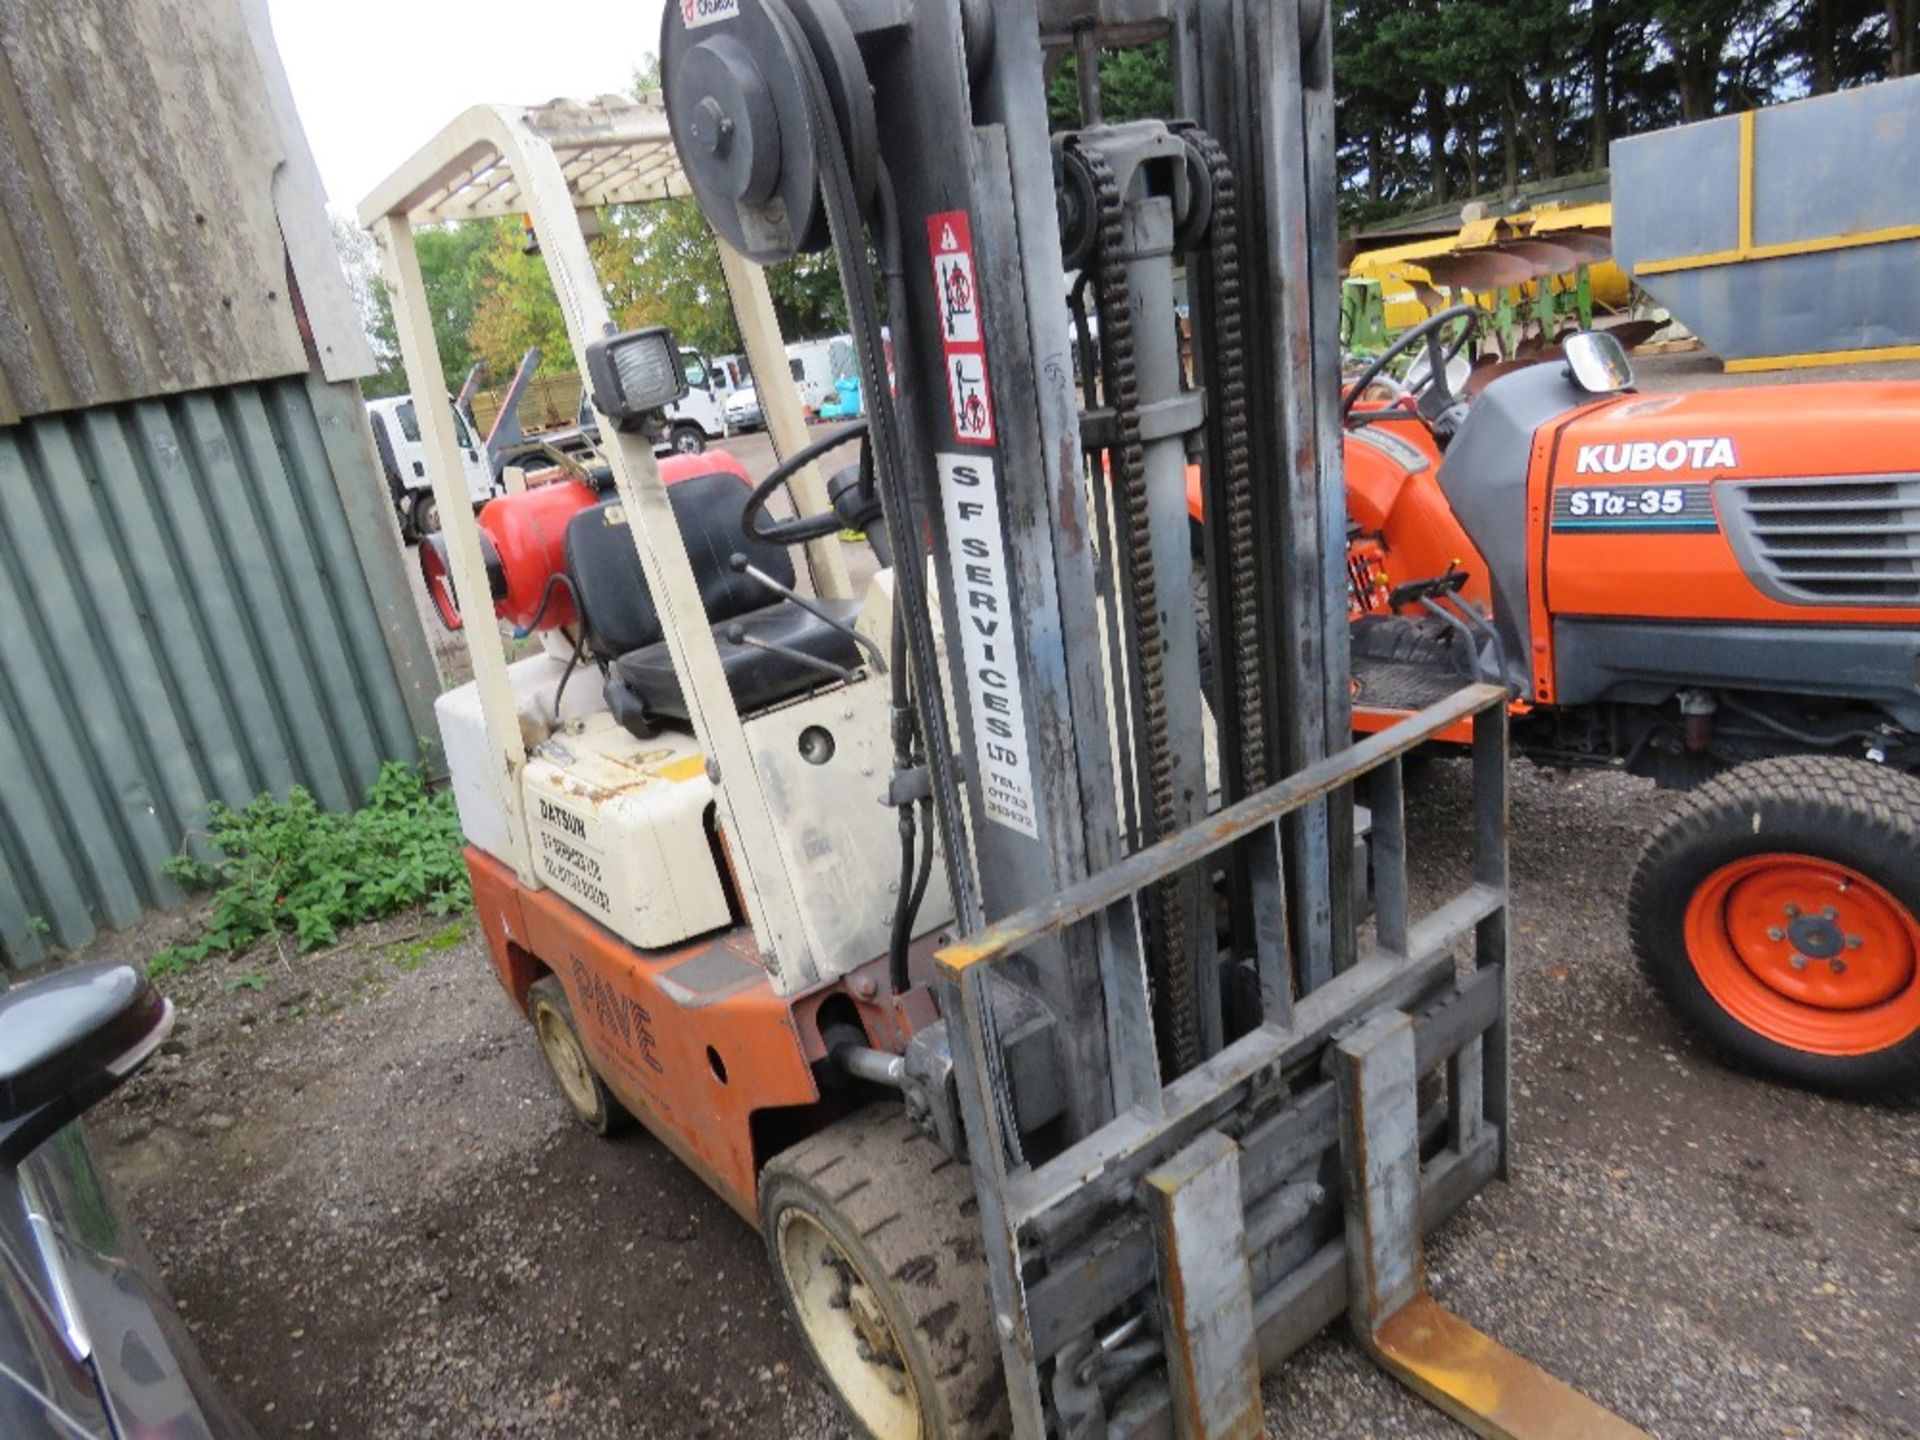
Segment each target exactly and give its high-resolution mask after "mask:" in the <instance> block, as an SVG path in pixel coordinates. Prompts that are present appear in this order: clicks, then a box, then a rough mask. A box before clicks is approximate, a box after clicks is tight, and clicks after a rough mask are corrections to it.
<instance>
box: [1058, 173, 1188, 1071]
mask: <svg viewBox="0 0 1920 1440" xmlns="http://www.w3.org/2000/svg"><path fill="white" fill-rule="evenodd" d="M1072 148H1073V152H1074V154H1075V156H1076V157H1077V158H1078V159H1079V160H1080V162H1081V163H1082V164H1083V165H1084V166H1085V167H1086V171H1087V174H1088V176H1089V177H1090V178H1091V179H1092V181H1093V189H1094V200H1095V209H1096V213H1097V215H1098V219H1099V224H1098V228H1097V234H1096V238H1095V241H1094V249H1093V265H1094V276H1095V287H1096V288H1097V290H1098V291H1099V296H1100V358H1101V370H1102V388H1103V390H1104V391H1105V394H1104V397H1103V398H1104V399H1105V400H1106V403H1107V406H1108V408H1109V409H1110V410H1111V411H1112V412H1113V424H1114V432H1115V434H1116V436H1117V437H1118V443H1116V444H1115V445H1114V446H1113V448H1112V451H1111V452H1110V457H1109V466H1110V473H1111V483H1112V484H1113V485H1114V487H1115V489H1116V490H1117V491H1118V493H1119V496H1120V520H1121V528H1122V541H1123V543H1124V545H1125V547H1126V557H1127V570H1126V578H1127V582H1128V586H1129V588H1130V589H1131V591H1132V596H1131V601H1132V604H1131V609H1132V612H1133V639H1134V653H1133V659H1132V668H1133V670H1134V672H1135V675H1136V677H1137V681H1138V684H1137V693H1138V695H1139V697H1140V712H1141V713H1140V720H1141V730H1142V734H1141V735H1140V737H1139V738H1140V741H1141V744H1140V750H1139V753H1140V754H1141V755H1142V758H1143V759H1144V760H1145V763H1146V772H1147V773H1146V779H1147V800H1148V805H1147V818H1149V819H1150V820H1151V829H1150V831H1149V832H1148V834H1147V836H1146V839H1147V841H1149V842H1151V841H1153V840H1159V839H1164V838H1165V837H1167V836H1169V835H1171V834H1173V833H1174V831H1175V830H1176V829H1177V828H1178V824H1179V821H1178V815H1177V812H1176V810H1175V805H1174V793H1173V749H1172V740H1171V737H1170V736H1169V734H1168V730H1167V690H1166V671H1165V667H1164V665H1163V663H1162V658H1163V657H1162V647H1161V633H1160V596H1159V586H1158V584H1157V583H1156V581H1155V578H1154V563H1153V527H1152V519H1151V512H1150V508H1149V505H1148V497H1147V471H1146V448H1145V445H1144V444H1143V442H1142V441H1141V439H1140V395H1139V375H1138V373H1137V370H1136V368H1135V362H1134V351H1133V315H1132V308H1131V306H1129V304H1128V303H1127V301H1128V293H1129V288H1130V287H1129V285H1128V282H1127V270H1126V258H1125V251H1126V206H1125V201H1124V198H1123V197H1122V195H1121V194H1120V186H1119V182H1118V181H1117V180H1116V179H1115V178H1114V173H1113V167H1112V166H1111V165H1109V164H1108V163H1107V158H1106V156H1105V155H1104V154H1102V153H1101V151H1100V148H1099V147H1098V146H1097V145H1088V144H1080V143H1073V146H1072ZM1096 478H1097V477H1096ZM1184 908H1185V907H1184V905H1183V903H1182V896H1181V886H1180V882H1179V879H1178V877H1169V878H1167V879H1165V880H1162V881H1161V882H1160V883H1159V884H1157V885H1155V886H1154V887H1153V890H1152V892H1151V894H1150V896H1149V899H1148V903H1147V910H1148V916H1149V919H1150V922H1151V924H1150V928H1151V931H1152V933H1151V934H1150V935H1149V936H1148V937H1147V947H1146V949H1147V969H1148V974H1149V977H1150V979H1151V981H1152V985H1153V990H1154V993H1155V996H1156V1004H1155V1007H1154V1008H1155V1010H1156V1011H1157V1012H1158V1014H1159V1017H1160V1019H1161V1025H1160V1027H1159V1040H1160V1051H1161V1055H1160V1058H1161V1063H1162V1066H1163V1067H1164V1069H1165V1071H1166V1073H1167V1074H1168V1076H1169V1078H1171V1076H1173V1075H1178V1074H1184V1073H1185V1072H1186V1071H1188V1070H1190V1069H1192V1068H1193V1066H1194V1065H1195V1064H1197V1063H1198V1062H1199V1058H1200V1024H1199V1015H1198V1013H1197V1010H1198V1007H1197V997H1196V995H1195V991H1194V977H1193V975H1192V973H1191V969H1192V967H1191V966H1190V965H1189V963H1188V954H1187V944H1186V927H1185V918H1186V917H1185V915H1184V913H1183V911H1184Z"/></svg>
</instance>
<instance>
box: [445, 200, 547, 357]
mask: <svg viewBox="0 0 1920 1440" xmlns="http://www.w3.org/2000/svg"><path fill="white" fill-rule="evenodd" d="M475 228H476V229H479V228H484V229H485V230H486V231H487V232H488V233H487V243H486V245H485V247H484V248H483V249H481V250H479V251H477V252H476V253H475V254H474V256H473V259H472V261H471V269H470V275H471V279H472V293H473V312H472V319H471V320H470V321H469V322H468V326H467V337H466V338H467V345H468V348H469V349H470V350H471V351H472V353H473V356H474V358H475V359H477V360H479V361H480V362H481V363H482V364H483V365H484V366H485V367H486V376H487V379H488V380H489V381H490V382H493V383H504V381H505V380H506V378H507V377H508V376H510V375H512V374H513V372H514V371H515V370H516V369H517V368H518V367H519V364H520V358H521V357H522V356H523V355H525V354H526V352H527V350H528V349H529V348H531V347H532V346H535V345H537V346H539V347H540V368H539V370H538V371H537V372H536V373H538V374H542V375H562V374H565V373H566V372H567V371H569V370H571V369H573V345H572V342H571V341H570V340H569V339H568V338H567V321H566V317H565V315H563V314H562V313H561V310H560V301H559V298H558V297H557V296H556V295H555V294H554V293H553V282H552V280H551V279H550V278H549V277H548V274H547V264H546V261H544V260H543V259H541V258H540V256H539V254H538V253H537V252H530V251H529V250H528V248H527V244H526V238H525V232H524V231H523V230H522V228H521V227H520V226H519V225H518V224H517V223H515V222H514V221H511V220H494V221H490V222H486V224H485V226H484V227H482V226H476V227H475ZM462 373H464V372H462ZM447 379H448V381H449V383H452V384H458V383H459V376H457V375H456V374H455V373H454V372H453V371H451V370H450V371H448V372H447Z"/></svg>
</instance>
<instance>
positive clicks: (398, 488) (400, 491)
mask: <svg viewBox="0 0 1920 1440" xmlns="http://www.w3.org/2000/svg"><path fill="white" fill-rule="evenodd" d="M447 407H448V409H450V410H451V411H452V412H453V433H454V437H455V439H456V441H457V443H458V445H459V447H460V476H461V479H462V481H463V482H464V483H465V485H466V489H467V494H468V496H469V498H470V499H471V500H472V502H473V504H474V505H475V506H480V505H484V504H486V503H487V501H489V500H491V499H492V498H493V497H494V496H495V495H497V494H499V493H500V491H499V487H498V486H497V485H496V484H495V483H494V478H493V465H492V462H491V461H489V459H488V458H487V453H486V447H485V446H484V445H482V444H481V443H480V441H479V439H478V438H476V437H475V435H474V433H473V427H472V426H470V425H468V424H467V420H466V417H465V416H464V415H462V414H461V413H460V407H459V406H457V405H455V404H454V403H453V401H452V400H451V399H449V400H448V401H447ZM367 424H368V425H369V426H370V427H371V428H372V430H373V448H374V451H375V453H376V454H378V455H379V457H380V468H381V470H382V471H383V472H385V474H386V477H387V489H388V492H389V493H390V494H391V495H392V496H393V509H394V514H395V515H396V516H397V517H398V518H399V521H400V531H401V533H402V534H403V535H404V536H405V537H406V538H407V539H408V540H417V539H418V538H419V537H420V536H422V535H432V534H434V533H436V532H437V531H438V530H439V529H440V511H439V507H438V505H437V504H436V503H435V501H434V496H433V481H432V480H431V479H429V478H428V475H427V451H426V445H425V444H424V442H423V441H422V440H421V438H420V412H419V409H418V408H417V407H416V405H415V404H414V399H413V397H412V396H411V395H390V396H387V397H386V398H385V399H381V400H369V401H367Z"/></svg>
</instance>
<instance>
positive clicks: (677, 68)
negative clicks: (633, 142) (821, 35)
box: [660, 0, 870, 265]
mask: <svg viewBox="0 0 1920 1440" xmlns="http://www.w3.org/2000/svg"><path fill="white" fill-rule="evenodd" d="M660 75H661V83H662V88H663V89H664V91H665V94H666V107H667V124H668V126H669V128H670V129H671V130H672V132H673V143H674V145H675V147H676V148H677V149H678V150H679V152H680V163H681V166H682V168H683V169H684V170H685V171H686V175H687V181H688V183H689V184H690V185H691V186H692V187H693V193H694V198H695V199H697V200H698V201H699V202H700V210H701V213H702V214H704V215H705V216H706V217H707V223H708V224H709V225H711V226H713V228H714V231H715V232H716V233H717V234H718V235H719V236H720V237H721V238H722V239H724V240H725V241H726V242H727V243H728V244H729V245H731V246H732V247H733V248H734V249H735V250H737V251H739V252H740V253H741V254H742V255H745V256H746V257H747V258H748V259H750V260H754V261H756V262H758V263H759V264H762V265H772V264H776V263H778V262H779V261H782V260H788V259H791V258H792V257H793V256H794V255H796V254H799V253H800V252H801V251H803V250H809V249H818V248H819V247H820V245H821V244H822V243H823V241H824V238H825V235H826V228H827V227H826V215H825V211H824V209H823V207H822V202H821V196H820V165H819V157H818V152H817V149H816V144H815V136H814V133H813V126H812V123H811V120H810V116H809V111H808V106H807V103H806V97H805V95H804V94H803V93H802V91H801V89H800V84H799V80H798V77H797V76H795V75H794V73H793V67H792V65H791V64H790V63H789V61H788V58H787V48H786V46H785V44H784V43H783V41H782V37H781V35H780V32H779V29H778V27H777V24H776V22H775V20H774V18H773V17H772V16H771V15H770V14H769V13H768V12H767V10H766V9H765V7H764V6H763V5H761V4H758V3H753V0H744V3H742V0H734V3H731V4H729V3H727V0H679V3H676V4H672V5H668V6H667V7H666V17H665V19H664V20H663V21H662V23H661V33H660ZM869 108H870V107H869Z"/></svg>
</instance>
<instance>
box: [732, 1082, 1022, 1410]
mask: <svg viewBox="0 0 1920 1440" xmlns="http://www.w3.org/2000/svg"><path fill="white" fill-rule="evenodd" d="M791 1206H800V1207H802V1208H804V1209H805V1210H806V1211H807V1212H808V1213H809V1214H811V1215H812V1216H813V1217H814V1218H815V1219H816V1220H817V1221H818V1222H819V1223H820V1224H821V1225H822V1226H823V1227H824V1228H825V1229H826V1230H827V1231H828V1233H829V1234H831V1235H832V1237H833V1238H834V1240H835V1241H836V1242H837V1243H838V1244H839V1246H840V1247H841V1249H842V1250H843V1251H844V1252H845V1253H846V1255H847V1257H848V1258H849V1259H850V1260H851V1261H852V1262H853V1264H854V1265H855V1266H856V1268H857V1269H858V1270H859V1271H860V1272H861V1275H862V1278H863V1279H864V1280H865V1282H866V1283H867V1285H868V1287H869V1288H870V1289H871V1290H872V1291H873V1292H874V1294H875V1295H876V1296H877V1297H878V1298H879V1300H880V1302H881V1305H882V1307H883V1308H884V1309H885V1311H886V1313H887V1317H888V1319H889V1321H890V1322H891V1324H892V1328H893V1332H894V1335H895V1336H896V1337H898V1339H899V1341H900V1343H901V1345H902V1347H903V1348H904V1349H905V1350H906V1352H907V1354H906V1357H905V1358H906V1361H907V1365H908V1367H909V1369H910V1370H911V1371H912V1374H913V1380H914V1385H915V1388H916V1389H917V1390H918V1392H919V1394H920V1396H921V1398H922V1406H921V1417H922V1425H923V1427H924V1433H925V1435H926V1436H927V1437H928V1440H998V1437H1002V1436H1005V1435H1008V1434H1010V1433H1011V1430H1012V1420H1011V1416H1010V1410H1009V1407H1008V1404H1007V1392H1006V1382H1005V1379H1004V1378H1003V1375H1002V1372H1001V1368H1000V1347H999V1343H998V1342H997V1341H996V1340H995V1338H994V1329H993V1303H992V1300H991V1297H990V1296H989V1294H988V1288H987V1267H986V1258H985V1252H984V1249H983V1242H982V1238H981V1229H980V1215H979V1207H978V1203H977V1202H976V1201H975V1199H974V1195H973V1175H972V1171H971V1170H970V1169H969V1167H968V1166H967V1164H966V1162H965V1161H961V1160H955V1159H954V1158H953V1157H952V1156H950V1155H948V1154H947V1153H946V1152H945V1151H943V1150H941V1149H940V1147H939V1146H937V1145H935V1144H934V1143H933V1142H932V1141H931V1140H929V1139H927V1138H926V1137H925V1136H924V1135H922V1134H921V1133H920V1131H919V1130H918V1129H916V1128H915V1127H914V1125H913V1123H912V1122H911V1121H910V1120H908V1119H907V1117H906V1114H905V1112H904V1111H902V1110H901V1109H900V1107H899V1106H898V1105H895V1104H891V1103H889V1104H880V1105H872V1106H869V1107H868V1108H866V1109H864V1110H860V1111H857V1112H856V1113H854V1114H852V1115H849V1116H847V1117H846V1118H845V1119H843V1120H839V1121H836V1122H835V1123H834V1124H832V1125H829V1126H828V1127H827V1128H826V1129H824V1130H821V1131H819V1132H818V1133H816V1134H814V1135H812V1136H809V1137H808V1138H807V1139H805V1140H803V1141H801V1142H800V1143H799V1144H798V1145H795V1146H794V1147H793V1148H792V1149H790V1150H785V1151H783V1152H781V1153H780V1154H779V1155H777V1156H775V1157H774V1158H773V1159H772V1160H771V1161H769V1162H768V1163H767V1166H766V1168H765V1169H764V1170H763V1171H762V1172H761V1176H760V1229H761V1233H762V1235H764V1236H765V1238H766V1242H767V1258H768V1261H769V1263H770V1264H771V1265H772V1267H773V1274H774V1283H775V1284H776V1285H777V1286H778V1287H779V1289H780V1294H781V1299H782V1300H783V1302H784V1303H785V1304H786V1306H787V1315H788V1318H789V1320H790V1322H791V1323H792V1324H793V1327H794V1329H795V1330H796V1331H797V1332H799V1334H800V1335H801V1338H802V1339H803V1340H805V1341H806V1342H807V1345H808V1348H809V1349H810V1350H811V1349H812V1341H811V1339H810V1338H809V1337H808V1336H807V1333H806V1329H805V1326H804V1325H803V1323H802V1322H801V1319H800V1317H799V1315H798V1313H797V1312H796V1310H795V1306H794V1300H793V1297H792V1296H791V1295H790V1294H789V1293H788V1287H787V1283H786V1277H785V1274H784V1271H783V1268H782V1265H781V1261H780V1256H779V1253H778V1249H777V1247H778V1244H779V1238H778V1237H779V1227H778V1224H777V1223H776V1222H777V1220H778V1218H779V1215H780V1213H781V1211H782V1210H783V1209H785V1208H788V1207H791ZM877 1277H884V1281H883V1282H881V1281H880V1280H878V1279H877ZM815 1359H816V1363H817V1361H818V1356H817V1355H816V1357H815ZM822 1373H823V1374H824V1373H825V1372H824V1370H823V1371H822ZM837 1398H838V1396H837V1395H836V1399H837ZM842 1409H843V1412H844V1413H848V1418H849V1419H852V1418H853V1417H852V1416H851V1413H850V1412H845V1407H844V1406H843V1407H842ZM930 1412H931V1413H930ZM854 1423H855V1424H856V1426H857V1425H858V1423H859V1422H858V1421H857V1420H855V1421H854ZM861 1428H862V1429H863V1430H864V1427H861ZM875 1440H890V1437H884V1436H883V1437H875Z"/></svg>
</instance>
